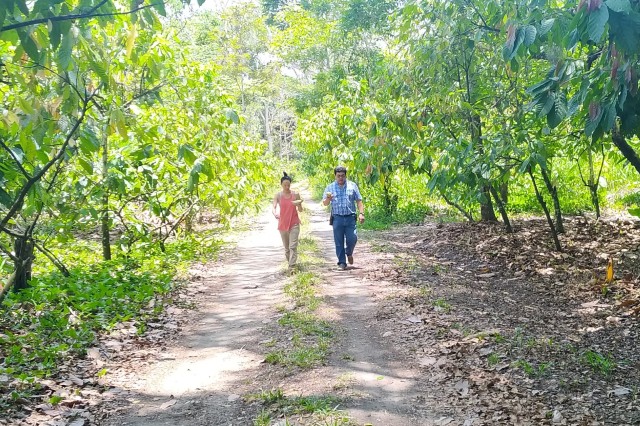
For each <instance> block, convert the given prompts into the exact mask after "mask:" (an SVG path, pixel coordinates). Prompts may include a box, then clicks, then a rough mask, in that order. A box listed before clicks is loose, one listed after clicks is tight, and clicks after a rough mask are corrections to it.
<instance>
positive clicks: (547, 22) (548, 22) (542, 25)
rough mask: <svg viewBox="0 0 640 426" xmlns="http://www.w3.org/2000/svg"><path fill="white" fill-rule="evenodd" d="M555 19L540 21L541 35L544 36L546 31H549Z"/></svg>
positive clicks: (539, 31)
mask: <svg viewBox="0 0 640 426" xmlns="http://www.w3.org/2000/svg"><path fill="white" fill-rule="evenodd" d="M555 21H556V20H555V19H545V20H544V21H542V22H540V29H539V30H538V33H539V34H540V36H543V35H545V34H546V33H548V32H549V30H550V29H551V27H553V24H554V23H555Z"/></svg>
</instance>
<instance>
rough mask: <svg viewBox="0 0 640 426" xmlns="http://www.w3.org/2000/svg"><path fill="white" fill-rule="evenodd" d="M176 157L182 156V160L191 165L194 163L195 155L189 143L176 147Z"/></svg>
mask: <svg viewBox="0 0 640 426" xmlns="http://www.w3.org/2000/svg"><path fill="white" fill-rule="evenodd" d="M178 158H184V161H185V162H186V163H187V164H188V165H189V166H193V164H194V163H195V161H196V159H197V156H196V154H195V152H194V151H193V148H192V147H191V146H189V145H182V146H181V147H180V148H179V149H178Z"/></svg>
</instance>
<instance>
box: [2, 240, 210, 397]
mask: <svg viewBox="0 0 640 426" xmlns="http://www.w3.org/2000/svg"><path fill="white" fill-rule="evenodd" d="M198 241H199V243H198V244H195V240H194V238H192V237H189V238H187V239H186V240H177V241H174V242H171V243H169V244H167V246H166V252H165V253H162V252H161V251H160V250H159V249H155V248H153V247H144V249H145V250H144V251H143V250H142V249H141V250H136V251H134V252H131V253H129V255H128V256H127V257H122V256H120V257H117V258H116V259H115V260H112V261H108V262H102V261H100V259H99V254H100V253H101V250H100V247H99V245H98V243H95V242H86V241H74V242H73V244H69V243H65V244H60V245H59V246H57V247H55V246H54V245H51V249H52V250H53V252H54V253H55V255H56V256H57V257H58V258H59V259H61V260H62V261H63V262H64V263H65V265H67V267H68V268H69V270H70V272H71V276H70V277H64V276H62V274H60V273H59V272H58V271H57V270H53V269H52V267H51V266H50V265H47V263H46V262H39V263H37V264H36V265H34V278H33V279H32V280H31V282H30V287H29V288H27V289H24V290H22V291H20V292H11V293H9V294H8V295H7V296H6V298H5V299H4V300H3V301H2V304H1V307H0V354H2V364H0V374H4V375H8V376H9V377H11V378H14V379H17V380H18V381H19V382H20V383H21V386H20V389H19V390H18V389H15V388H8V387H6V385H3V384H0V395H1V396H0V408H8V407H11V406H12V405H13V404H12V401H14V400H16V399H18V398H21V397H25V396H28V395H29V394H30V393H37V392H38V390H39V385H38V384H37V379H41V378H46V377H49V376H51V375H52V374H54V373H56V372H57V370H58V366H59V364H60V363H61V362H62V361H63V360H66V359H69V358H70V357H75V356H79V357H82V356H83V355H84V354H85V353H86V349H87V348H88V347H90V346H93V345H95V342H96V339H97V338H98V336H99V335H100V334H102V333H106V332H109V331H111V330H112V329H113V328H114V327H115V326H116V325H117V324H118V323H121V322H125V321H126V322H129V323H131V324H132V325H133V326H134V327H136V329H137V331H138V333H143V332H144V331H145V330H146V323H147V322H149V321H153V320H154V319H155V318H157V316H158V315H159V314H160V313H161V312H162V311H163V310H164V308H165V306H166V305H168V304H171V303H173V300H172V295H171V294H172V292H173V291H174V290H176V289H177V288H178V287H179V286H180V283H179V281H176V279H177V278H179V277H180V276H182V274H183V273H185V271H186V270H187V265H188V264H189V263H190V262H191V261H193V260H195V259H200V258H202V256H213V255H215V253H217V251H218V250H219V248H220V244H219V243H218V242H217V241H213V240H211V241H209V243H210V244H209V243H207V242H206V241H203V240H202V239H199V240H198ZM196 245H198V247H197V248H195V247H193V246H196ZM205 246H206V247H205Z"/></svg>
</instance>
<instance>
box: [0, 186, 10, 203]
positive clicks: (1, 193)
mask: <svg viewBox="0 0 640 426" xmlns="http://www.w3.org/2000/svg"><path fill="white" fill-rule="evenodd" d="M0 204H2V205H3V206H5V207H11V204H13V200H12V198H11V196H10V195H9V194H8V193H7V191H5V190H4V189H3V188H0Z"/></svg>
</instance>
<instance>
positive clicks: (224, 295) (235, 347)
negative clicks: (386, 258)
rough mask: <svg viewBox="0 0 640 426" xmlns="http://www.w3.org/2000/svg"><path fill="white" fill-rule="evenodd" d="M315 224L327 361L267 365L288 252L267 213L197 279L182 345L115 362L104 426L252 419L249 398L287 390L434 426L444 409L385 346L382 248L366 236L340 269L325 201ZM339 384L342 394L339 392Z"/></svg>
mask: <svg viewBox="0 0 640 426" xmlns="http://www.w3.org/2000/svg"><path fill="white" fill-rule="evenodd" d="M307 208H309V209H310V210H311V211H312V214H311V219H310V221H309V222H310V223H309V224H307V225H306V226H309V230H310V232H311V234H312V235H313V236H314V237H315V238H317V239H318V240H319V243H320V246H321V248H322V252H323V253H324V254H325V255H326V257H325V260H326V265H327V269H326V270H325V271H323V273H322V275H323V278H324V281H325V284H324V286H323V292H324V302H325V305H323V306H324V307H325V309H326V310H327V312H329V315H331V316H332V317H333V318H334V325H335V326H336V329H338V330H340V332H338V337H337V338H336V339H334V340H333V343H332V348H331V353H332V355H331V356H330V359H329V360H328V362H327V365H325V366H321V367H317V368H315V369H312V370H305V371H298V372H295V373H294V374H291V373H288V374H286V375H283V374H282V372H281V371H278V370H277V369H275V368H273V367H272V366H270V365H269V364H265V363H264V362H263V360H264V352H266V351H265V349H264V348H263V347H261V342H262V343H264V342H265V341H266V340H267V339H268V338H269V336H268V334H267V335H265V333H267V332H266V331H265V330H268V329H269V325H270V324H273V323H275V322H276V321H277V319H278V317H279V316H280V314H279V313H278V312H277V310H276V307H277V306H278V304H281V303H283V294H282V288H283V285H284V283H285V282H286V279H287V277H286V276H285V275H284V274H283V273H282V265H283V262H282V260H283V255H282V249H281V245H280V241H279V238H278V235H277V231H275V220H274V219H273V218H272V217H271V215H270V212H267V213H265V214H263V215H262V216H261V217H260V218H259V219H258V220H257V221H256V223H255V225H254V226H253V230H252V231H250V232H248V233H246V235H244V236H243V237H242V238H241V240H240V241H239V244H238V247H237V249H236V250H235V251H234V252H233V253H232V254H231V255H229V256H226V258H225V260H224V261H223V262H222V263H221V264H219V265H217V266H215V267H212V268H210V269H208V270H205V271H202V272H201V273H200V274H199V275H200V278H201V282H199V283H196V284H192V286H191V287H192V289H191V291H192V292H194V291H195V292H196V297H197V298H198V310H197V313H188V312H185V313H183V314H182V317H181V318H178V322H179V324H180V326H181V331H180V333H179V334H178V336H177V339H176V340H175V342H174V343H172V344H168V345H167V346H166V348H165V349H164V350H162V351H159V352H155V353H152V354H147V356H146V357H136V354H134V353H132V354H131V359H133V360H135V359H139V360H140V361H139V362H133V363H130V364H123V365H121V366H116V365H111V366H109V367H110V371H112V373H111V374H110V375H109V381H110V384H111V385H112V386H115V388H114V389H113V390H112V391H111V393H112V394H116V395H117V398H116V402H115V403H113V404H111V412H110V413H109V414H108V415H106V416H105V418H104V419H103V421H102V422H101V423H100V424H104V425H109V426H112V425H113V426H115V425H139V426H143V425H187V424H188V425H252V424H253V421H254V419H255V417H256V416H257V415H258V413H259V411H260V409H261V407H260V406H259V405H258V404H256V403H253V404H247V403H246V402H244V400H243V398H242V395H246V394H247V393H252V392H253V393H255V392H257V391H259V390H260V389H273V388H281V389H283V390H284V392H285V394H286V393H290V392H298V393H299V394H300V395H305V394H308V393H310V392H313V393H323V394H331V393H333V394H336V393H341V396H342V403H341V405H340V409H342V410H345V411H346V412H347V413H348V415H349V417H350V418H351V419H352V420H353V421H354V422H355V423H356V424H358V425H361V424H371V425H395V426H404V425H407V426H408V425H418V424H420V425H429V424H437V423H438V421H437V419H442V418H443V416H444V415H442V414H439V415H435V414H434V413H430V412H429V409H428V407H425V404H424V399H421V398H422V397H421V392H420V390H419V382H418V378H419V374H418V372H417V371H415V370H413V369H411V368H410V367H409V365H408V363H407V360H406V359H403V358H402V357H401V356H400V355H399V353H397V352H396V351H394V349H393V348H392V347H390V345H389V344H388V343H387V341H386V339H385V337H383V335H384V333H381V331H380V330H377V329H376V327H375V326H374V323H375V318H374V316H375V312H376V309H375V302H374V295H376V294H378V295H379V294H381V293H384V292H385V291H390V290H391V288H390V285H389V284H388V283H385V282H376V281H371V280H368V279H367V278H366V276H365V272H364V271H365V268H366V267H367V264H371V263H372V262H376V259H375V254H374V253H371V252H369V251H368V250H367V247H366V244H365V242H364V241H362V240H361V243H360V244H359V246H358V248H357V249H356V254H355V258H356V262H355V263H356V264H355V266H354V267H352V268H349V269H348V270H347V271H337V270H335V268H334V264H335V263H334V259H333V258H334V256H333V237H332V233H331V228H330V227H329V225H328V224H327V223H326V213H324V212H323V211H322V210H321V208H320V206H319V205H317V204H313V203H307ZM338 389H339V390H338Z"/></svg>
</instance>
